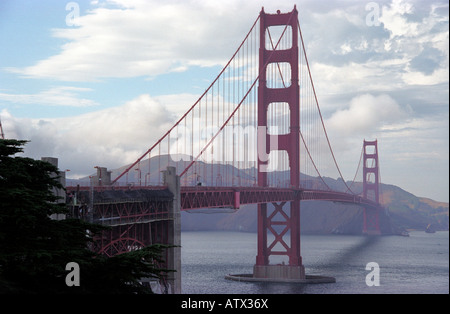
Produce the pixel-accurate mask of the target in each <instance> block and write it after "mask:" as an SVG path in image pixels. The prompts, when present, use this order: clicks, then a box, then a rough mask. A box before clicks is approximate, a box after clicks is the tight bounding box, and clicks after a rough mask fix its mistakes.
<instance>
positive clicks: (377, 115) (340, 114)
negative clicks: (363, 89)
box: [326, 94, 408, 136]
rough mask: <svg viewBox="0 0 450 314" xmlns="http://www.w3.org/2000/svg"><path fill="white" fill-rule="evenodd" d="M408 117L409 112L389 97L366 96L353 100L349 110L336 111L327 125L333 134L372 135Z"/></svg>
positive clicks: (384, 95)
mask: <svg viewBox="0 0 450 314" xmlns="http://www.w3.org/2000/svg"><path fill="white" fill-rule="evenodd" d="M407 116H408V114H407V112H406V111H405V110H404V109H402V108H401V107H400V106H399V104H398V103H397V102H396V101H395V100H394V99H393V98H392V97H390V96H389V95H386V94H383V95H379V96H373V95H370V94H364V95H360V96H357V97H355V98H353V99H352V100H351V101H350V104H349V107H348V108H346V109H340V110H338V111H336V112H335V113H334V114H333V115H332V116H331V117H330V118H329V119H328V120H327V121H326V125H327V128H328V129H329V130H330V131H331V132H333V133H336V134H340V135H343V136H349V135H351V134H359V135H362V134H367V135H370V134H374V133H376V132H377V131H378V130H380V129H381V128H382V127H383V126H385V125H390V124H392V123H395V122H398V121H399V120H402V119H404V118H405V117H407Z"/></svg>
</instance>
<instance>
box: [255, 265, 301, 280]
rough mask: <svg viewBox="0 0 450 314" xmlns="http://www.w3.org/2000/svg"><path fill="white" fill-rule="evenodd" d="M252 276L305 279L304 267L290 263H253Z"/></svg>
mask: <svg viewBox="0 0 450 314" xmlns="http://www.w3.org/2000/svg"><path fill="white" fill-rule="evenodd" d="M253 278H266V279H279V280H283V279H305V278H306V275H305V267H304V266H303V265H300V266H290V265H255V266H253Z"/></svg>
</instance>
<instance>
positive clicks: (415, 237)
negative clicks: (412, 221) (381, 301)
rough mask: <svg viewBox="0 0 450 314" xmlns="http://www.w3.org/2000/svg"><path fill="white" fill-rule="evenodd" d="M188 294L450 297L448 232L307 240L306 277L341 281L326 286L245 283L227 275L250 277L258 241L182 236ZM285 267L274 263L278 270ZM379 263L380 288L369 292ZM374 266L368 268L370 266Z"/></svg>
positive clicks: (236, 235)
mask: <svg viewBox="0 0 450 314" xmlns="http://www.w3.org/2000/svg"><path fill="white" fill-rule="evenodd" d="M181 245H182V249H181V252H182V259H181V264H182V293H184V294H340V293H345V294H372V293H376V294H448V293H449V232H448V231H440V232H436V233H425V232H423V231H412V232H411V233H410V236H409V237H402V236H356V235H352V236H350V235H302V236H301V254H302V258H303V264H304V266H305V270H306V274H307V275H323V276H331V277H334V278H336V282H335V283H327V284H288V283H248V282H247V283H246V282H236V281H230V280H226V279H225V275H227V274H250V273H252V271H253V265H254V264H255V259H256V250H257V235H256V234H255V233H242V232H209V231H208V232H182V236H181ZM278 262H282V261H281V260H280V261H271V263H272V264H276V263H278ZM369 263H377V265H378V266H379V269H378V270H379V271H378V274H379V277H378V278H379V285H378V286H370V285H368V284H367V283H366V279H367V278H369V279H370V278H372V279H373V278H374V277H373V273H372V271H373V268H370V267H369V268H368V269H367V270H366V266H367V265H368V264H369ZM370 265H372V264H369V266H370Z"/></svg>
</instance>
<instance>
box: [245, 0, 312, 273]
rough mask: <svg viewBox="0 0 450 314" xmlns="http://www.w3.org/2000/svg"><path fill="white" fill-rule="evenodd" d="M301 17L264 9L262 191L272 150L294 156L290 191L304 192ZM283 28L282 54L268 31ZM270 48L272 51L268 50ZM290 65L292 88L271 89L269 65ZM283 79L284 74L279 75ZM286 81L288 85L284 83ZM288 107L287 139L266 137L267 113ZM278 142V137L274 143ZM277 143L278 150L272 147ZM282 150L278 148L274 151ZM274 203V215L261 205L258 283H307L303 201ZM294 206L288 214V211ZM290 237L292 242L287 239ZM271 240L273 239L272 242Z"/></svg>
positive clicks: (260, 121)
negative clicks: (275, 259) (275, 260)
mask: <svg viewBox="0 0 450 314" xmlns="http://www.w3.org/2000/svg"><path fill="white" fill-rule="evenodd" d="M297 23H298V12H297V9H296V8H295V7H294V10H293V11H292V12H290V13H285V14H282V13H280V11H278V12H277V14H267V13H265V12H264V8H263V9H262V10H261V13H260V48H259V75H260V76H259V86H258V186H260V187H265V186H267V169H268V168H269V166H268V164H269V163H270V158H267V160H261V156H264V157H266V156H269V155H270V153H271V151H272V152H274V151H275V150H278V151H285V152H287V155H288V157H289V168H290V186H291V188H293V189H298V188H299V187H300V100H299V93H300V88H299V62H298V56H299V48H298V29H297ZM273 26H284V30H283V33H282V35H281V36H280V39H281V38H282V37H283V36H284V35H285V33H290V34H291V36H289V37H288V38H289V39H288V40H289V41H290V42H288V43H287V44H286V43H285V44H284V45H283V46H284V47H280V49H278V47H277V46H278V44H279V43H280V41H278V43H277V45H276V46H275V47H274V46H273V45H272V47H271V48H272V49H267V46H266V36H267V31H268V28H270V27H273ZM269 47H270V46H269ZM280 63H287V64H288V65H289V66H288V67H287V68H288V69H289V68H290V73H288V75H286V76H287V77H290V78H291V82H290V84H289V82H288V84H287V85H288V86H286V84H284V83H283V86H282V87H280V88H273V87H272V86H268V80H267V75H266V73H267V68H268V67H269V66H270V65H278V64H280ZM280 75H282V74H281V71H280ZM283 81H284V80H283ZM280 103H287V104H288V108H289V122H290V128H289V133H287V134H278V135H271V134H267V132H261V130H265V128H267V126H268V119H267V112H268V107H269V105H271V104H272V105H275V106H276V105H278V104H280ZM275 137H277V138H275ZM271 141H275V142H277V143H278V145H271V144H272V143H271ZM274 146H277V147H274ZM261 152H262V154H261ZM289 203H290V204H287V203H286V202H282V203H279V204H277V203H273V204H272V205H273V207H274V210H273V211H272V212H271V213H269V211H268V206H267V205H268V204H258V253H257V254H258V255H257V257H256V265H255V266H254V274H253V275H254V277H255V278H289V279H304V278H305V271H304V267H303V265H302V257H301V255H300V201H299V200H294V201H291V202H289ZM287 205H290V209H289V213H288V212H287V211H286V209H287V207H288V206H287ZM288 234H289V235H290V241H289V242H290V243H286V241H285V238H286V237H285V236H287V235H288ZM268 235H269V236H270V237H271V238H272V237H273V238H274V239H273V241H272V242H268ZM272 255H281V256H287V257H288V259H289V260H288V265H271V264H270V260H269V258H270V256H272Z"/></svg>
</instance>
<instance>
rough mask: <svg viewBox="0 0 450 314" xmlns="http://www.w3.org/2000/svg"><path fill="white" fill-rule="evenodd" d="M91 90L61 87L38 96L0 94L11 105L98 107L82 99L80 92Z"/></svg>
mask: <svg viewBox="0 0 450 314" xmlns="http://www.w3.org/2000/svg"><path fill="white" fill-rule="evenodd" d="M90 91H92V89H90V88H81V87H70V86H59V87H53V88H50V89H48V90H45V91H42V92H39V93H36V94H7V93H0V99H1V100H5V101H8V102H11V103H17V104H25V105H37V104H39V105H44V106H68V107H89V106H97V105H98V103H96V102H95V101H93V100H90V99H86V98H80V97H79V96H78V93H79V92H90Z"/></svg>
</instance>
